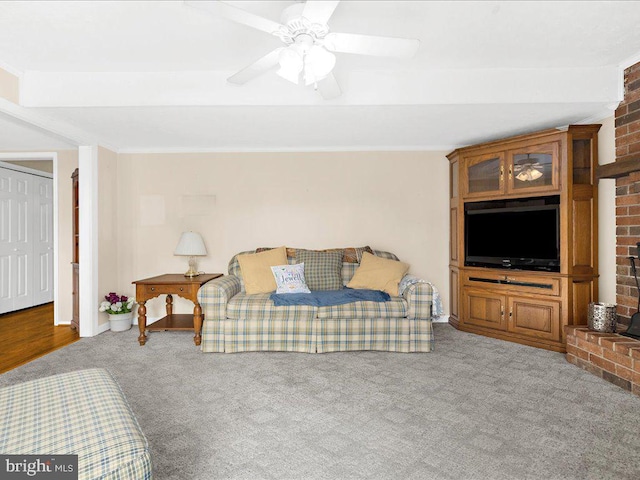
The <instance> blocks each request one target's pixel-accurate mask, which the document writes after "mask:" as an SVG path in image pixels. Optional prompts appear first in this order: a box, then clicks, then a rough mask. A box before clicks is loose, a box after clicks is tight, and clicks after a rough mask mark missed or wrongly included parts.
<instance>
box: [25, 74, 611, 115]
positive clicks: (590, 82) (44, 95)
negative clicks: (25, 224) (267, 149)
mask: <svg viewBox="0 0 640 480" xmlns="http://www.w3.org/2000/svg"><path fill="white" fill-rule="evenodd" d="M233 73H234V72H220V71H202V72H40V71H39V72H32V71H27V72H25V73H24V75H23V78H22V83H21V102H22V105H24V106H27V107H100V106H104V107H124V106H216V105H251V106H254V105H278V106H282V105H462V104H532V103H537V104H544V103H583V102H604V103H613V102H615V101H619V100H620V98H618V97H619V95H620V91H619V88H618V81H619V78H620V77H619V69H618V67H598V68H551V69H449V70H417V71H413V70H405V71H394V72H388V71H371V70H349V71H341V70H340V69H338V68H336V71H335V77H336V79H337V81H338V83H339V84H340V87H341V89H342V91H343V92H344V93H343V95H341V96H340V97H338V98H335V99H332V100H323V99H322V97H321V96H320V95H319V94H318V93H317V92H314V91H313V88H312V87H304V86H296V85H292V84H291V83H289V82H287V81H286V80H283V79H281V78H280V77H278V76H277V75H275V73H273V74H272V73H271V72H267V73H266V74H264V75H261V76H260V77H257V78H256V79H254V80H252V81H251V82H249V83H247V84H245V85H242V86H238V85H231V84H229V83H228V82H227V78H228V77H229V76H230V75H231V74H233Z"/></svg>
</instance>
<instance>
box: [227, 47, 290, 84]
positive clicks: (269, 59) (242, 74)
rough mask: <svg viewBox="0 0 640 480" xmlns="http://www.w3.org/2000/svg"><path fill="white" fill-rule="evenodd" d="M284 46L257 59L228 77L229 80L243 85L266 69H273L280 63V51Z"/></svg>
mask: <svg viewBox="0 0 640 480" xmlns="http://www.w3.org/2000/svg"><path fill="white" fill-rule="evenodd" d="M283 48H284V47H280V48H276V49H275V50H273V51H272V52H270V53H267V54H266V55H265V56H264V57H262V58H260V59H258V60H256V61H255V62H253V63H252V64H251V65H249V66H248V67H245V68H243V69H242V70H240V71H239V72H238V73H236V74H234V75H232V76H230V77H229V78H227V81H228V82H231V83H235V84H237V85H242V84H244V83H247V82H248V81H249V80H252V79H254V78H255V77H257V76H258V75H262V74H263V73H265V72H266V71H268V70H271V69H272V68H273V67H275V66H276V65H278V59H279V57H280V52H281V51H282V49H283Z"/></svg>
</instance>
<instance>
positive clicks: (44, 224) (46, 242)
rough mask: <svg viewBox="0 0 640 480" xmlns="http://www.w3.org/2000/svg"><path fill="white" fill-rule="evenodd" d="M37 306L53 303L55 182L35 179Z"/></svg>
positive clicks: (34, 281) (46, 179) (34, 224)
mask: <svg viewBox="0 0 640 480" xmlns="http://www.w3.org/2000/svg"><path fill="white" fill-rule="evenodd" d="M33 195H34V200H33V213H34V214H33V268H34V272H33V304H34V305H41V304H43V303H48V302H53V180H52V179H51V178H43V177H36V176H34V177H33Z"/></svg>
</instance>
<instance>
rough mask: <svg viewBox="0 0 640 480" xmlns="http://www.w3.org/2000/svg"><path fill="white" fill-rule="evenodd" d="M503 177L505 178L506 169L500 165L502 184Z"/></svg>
mask: <svg viewBox="0 0 640 480" xmlns="http://www.w3.org/2000/svg"><path fill="white" fill-rule="evenodd" d="M502 177H504V167H503V166H502V165H500V181H501V182H502Z"/></svg>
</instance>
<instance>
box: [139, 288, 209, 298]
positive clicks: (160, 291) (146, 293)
mask: <svg viewBox="0 0 640 480" xmlns="http://www.w3.org/2000/svg"><path fill="white" fill-rule="evenodd" d="M197 289H198V286H196V291H197ZM191 291H192V287H191V286H189V285H137V288H136V296H137V297H146V298H152V297H155V296H156V295H167V294H172V295H179V296H183V297H186V298H190V297H191V296H192V293H191Z"/></svg>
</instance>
